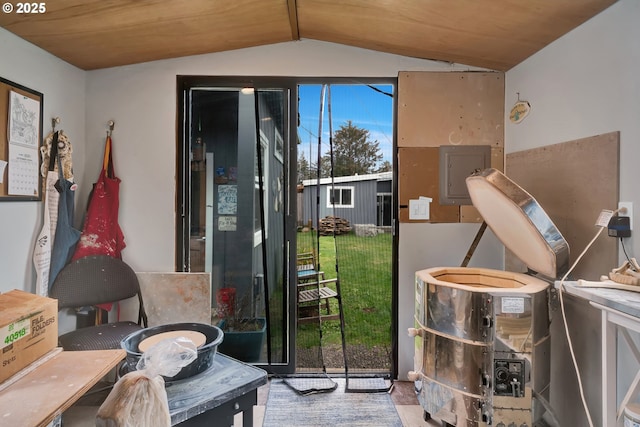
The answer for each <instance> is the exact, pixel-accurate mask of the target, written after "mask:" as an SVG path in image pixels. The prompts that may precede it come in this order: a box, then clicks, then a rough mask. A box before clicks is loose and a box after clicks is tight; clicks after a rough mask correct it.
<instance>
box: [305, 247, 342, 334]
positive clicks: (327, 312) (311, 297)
mask: <svg viewBox="0 0 640 427" xmlns="http://www.w3.org/2000/svg"><path fill="white" fill-rule="evenodd" d="M297 274H298V276H297V298H298V301H297V305H298V322H299V323H304V322H312V321H314V320H319V319H321V320H337V319H339V318H340V316H339V314H332V313H331V305H330V299H331V298H339V294H338V292H337V290H334V289H332V288H331V287H329V285H333V287H334V288H336V289H337V286H336V285H337V281H338V280H337V279H325V276H324V271H317V264H316V257H315V254H314V253H313V252H306V253H301V254H298V257H297ZM321 304H322V305H324V309H323V311H324V313H320V312H319V310H320V305H321Z"/></svg>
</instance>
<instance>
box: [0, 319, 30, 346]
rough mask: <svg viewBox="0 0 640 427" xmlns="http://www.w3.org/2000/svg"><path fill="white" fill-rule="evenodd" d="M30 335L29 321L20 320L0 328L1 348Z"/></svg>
mask: <svg viewBox="0 0 640 427" xmlns="http://www.w3.org/2000/svg"><path fill="white" fill-rule="evenodd" d="M30 333H31V319H22V320H18V321H16V322H13V323H9V324H8V325H6V326H4V327H2V328H0V339H1V340H2V344H0V345H1V346H2V348H4V347H6V346H8V345H11V344H13V343H14V342H16V341H19V340H21V339H22V338H26V337H28V336H29V334H30Z"/></svg>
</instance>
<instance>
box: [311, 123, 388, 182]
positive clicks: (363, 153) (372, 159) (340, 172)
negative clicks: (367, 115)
mask: <svg viewBox="0 0 640 427" xmlns="http://www.w3.org/2000/svg"><path fill="white" fill-rule="evenodd" d="M380 160H382V154H381V153H380V144H379V142H378V141H371V140H370V139H369V131H368V130H367V129H362V128H359V127H357V126H354V125H353V123H352V122H351V120H348V121H347V123H346V124H344V125H342V126H340V128H339V129H338V130H337V131H335V133H334V134H333V172H334V176H350V175H366V174H370V173H374V172H375V167H376V165H377V164H378V162H379V161H380ZM320 170H321V173H322V176H323V177H329V176H331V157H330V153H329V154H325V155H324V156H323V157H322V164H321V169H320Z"/></svg>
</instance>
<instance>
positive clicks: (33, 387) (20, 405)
mask: <svg viewBox="0 0 640 427" xmlns="http://www.w3.org/2000/svg"><path fill="white" fill-rule="evenodd" d="M124 356H125V351H124V350H120V349H118V350H97V351H63V352H61V353H59V354H57V355H56V356H55V357H53V358H52V359H50V360H48V361H46V362H45V363H43V364H42V365H40V366H38V367H37V368H36V369H34V370H33V371H31V372H29V373H28V374H26V375H25V376H24V377H23V378H21V379H19V380H18V381H16V382H15V383H13V384H11V385H10V386H9V387H7V388H6V389H5V390H3V391H2V392H0V420H5V421H3V425H5V424H4V423H5V422H6V425H15V426H46V425H48V424H49V423H50V422H51V421H53V419H54V418H55V417H56V416H57V415H59V414H61V413H62V412H64V411H65V410H66V409H67V408H69V407H70V406H71V405H72V404H73V403H74V402H75V401H76V400H78V398H80V396H82V395H83V394H84V393H86V392H87V391H88V390H89V389H90V388H91V387H92V386H93V385H94V384H95V383H97V382H98V381H99V380H100V379H101V378H102V377H104V376H105V375H106V374H107V373H108V372H109V371H110V370H111V369H112V368H113V367H115V366H116V365H117V364H118V363H119V362H120V361H121V360H122V359H124Z"/></svg>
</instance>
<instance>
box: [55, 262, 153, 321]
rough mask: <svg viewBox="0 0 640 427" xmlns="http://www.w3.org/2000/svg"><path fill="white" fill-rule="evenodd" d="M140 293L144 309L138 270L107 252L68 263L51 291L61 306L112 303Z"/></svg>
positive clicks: (73, 306)
mask: <svg viewBox="0 0 640 427" xmlns="http://www.w3.org/2000/svg"><path fill="white" fill-rule="evenodd" d="M136 295H138V298H139V299H140V304H141V307H140V308H141V310H143V307H142V299H141V297H140V284H139V283H138V277H137V276H136V274H135V272H134V271H133V270H132V269H131V267H129V265H127V264H126V263H125V262H123V261H122V260H120V259H117V258H113V257H110V256H106V255H95V256H94V255H92V256H87V257H84V258H80V259H77V260H75V261H73V262H71V263H70V264H68V265H66V266H65V267H64V268H63V269H62V271H60V273H58V275H57V276H56V279H55V281H54V282H53V285H52V287H51V291H50V292H49V296H50V297H52V298H56V299H57V300H58V308H60V309H62V308H75V307H84V306H92V305H97V304H104V303H111V302H116V301H120V300H124V299H127V298H131V297H133V296H136Z"/></svg>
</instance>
